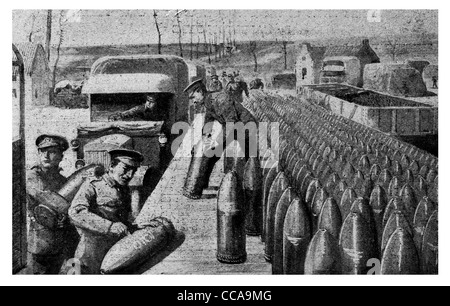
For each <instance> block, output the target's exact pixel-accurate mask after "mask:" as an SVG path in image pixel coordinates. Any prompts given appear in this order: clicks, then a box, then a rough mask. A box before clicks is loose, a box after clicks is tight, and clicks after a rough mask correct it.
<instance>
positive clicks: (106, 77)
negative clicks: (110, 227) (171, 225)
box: [70, 55, 189, 205]
mask: <svg viewBox="0 0 450 306" xmlns="http://www.w3.org/2000/svg"><path fill="white" fill-rule="evenodd" d="M188 84H189V68H188V65H187V64H186V62H185V61H184V60H183V59H182V58H180V57H177V56H169V55H132V56H106V57H102V58H99V59H98V60H97V61H96V62H94V64H93V65H92V69H91V72H90V76H89V78H88V80H87V81H86V83H85V85H84V86H83V89H82V93H83V94H86V95H87V97H88V107H89V114H90V115H89V116H90V122H89V123H87V124H80V125H79V126H78V127H77V137H76V138H75V139H73V140H71V141H70V145H71V148H72V150H73V151H74V152H75V156H76V159H77V161H76V163H75V165H76V168H81V167H84V166H85V165H89V164H96V165H98V171H97V173H98V174H100V173H102V172H104V171H105V170H106V169H108V168H109V164H110V157H109V154H108V151H109V150H112V149H115V148H126V149H133V150H136V151H139V152H141V153H142V155H143V156H144V161H143V163H142V164H141V167H140V168H139V169H138V171H137V172H136V174H135V176H134V178H133V180H132V181H131V182H130V184H129V185H130V188H131V191H132V200H133V204H132V205H142V204H143V202H144V201H145V199H146V197H147V196H148V195H149V194H150V193H151V191H152V189H153V188H154V186H156V184H157V182H158V181H159V179H160V177H161V176H162V174H163V173H164V171H165V169H166V167H167V166H168V164H169V162H170V160H171V159H172V157H173V155H172V152H171V143H172V141H173V140H174V139H175V138H176V137H178V136H179V135H178V134H172V133H171V128H172V125H173V124H174V123H176V122H180V121H181V122H188V120H189V114H188V112H189V98H188V95H187V94H186V93H185V92H183V90H184V88H185V87H186V86H187V85H188ZM148 94H151V95H152V96H153V97H155V99H156V103H157V106H158V107H157V112H156V114H155V116H154V117H153V118H152V120H149V121H145V120H142V119H139V118H137V119H136V118H126V119H123V118H120V117H119V119H118V120H117V117H116V116H115V115H116V114H120V113H123V112H124V111H127V110H130V109H133V108H135V107H137V106H139V105H144V103H145V96H146V95H148Z"/></svg>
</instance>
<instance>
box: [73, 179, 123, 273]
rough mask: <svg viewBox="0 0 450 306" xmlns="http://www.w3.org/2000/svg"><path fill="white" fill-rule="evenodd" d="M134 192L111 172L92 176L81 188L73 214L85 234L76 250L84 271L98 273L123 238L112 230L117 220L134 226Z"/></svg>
mask: <svg viewBox="0 0 450 306" xmlns="http://www.w3.org/2000/svg"><path fill="white" fill-rule="evenodd" d="M130 212H131V195H130V190H129V188H128V186H121V185H118V184H117V183H116V182H115V181H114V180H113V179H112V178H111V177H110V175H109V174H108V173H107V174H105V175H103V176H102V177H100V178H95V179H91V180H88V181H86V182H85V183H84V185H83V186H82V187H81V188H80V190H79V191H78V193H77V194H76V195H75V198H74V199H73V201H72V205H71V207H70V209H69V216H70V218H71V220H72V222H73V224H74V225H75V227H76V228H77V230H78V232H79V234H80V236H81V238H80V243H79V244H78V247H77V250H76V252H75V258H76V259H78V260H80V263H81V267H82V273H84V274H98V273H99V272H100V267H101V264H102V261H103V258H104V257H105V255H106V253H107V252H108V251H109V249H110V248H111V247H112V246H113V245H114V244H115V243H117V242H118V241H119V240H120V237H118V236H116V235H114V234H112V233H111V232H110V229H111V226H112V225H113V223H116V222H122V223H123V224H125V225H126V226H128V227H129V226H130V225H131V224H130V222H129V217H130Z"/></svg>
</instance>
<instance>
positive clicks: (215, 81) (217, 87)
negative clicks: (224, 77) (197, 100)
mask: <svg viewBox="0 0 450 306" xmlns="http://www.w3.org/2000/svg"><path fill="white" fill-rule="evenodd" d="M208 87H209V88H208V91H210V92H219V91H222V89H223V86H222V83H221V82H220V81H219V77H218V76H217V75H215V74H213V75H211V82H210V83H209V86H208Z"/></svg>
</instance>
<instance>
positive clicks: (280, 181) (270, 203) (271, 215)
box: [264, 172, 289, 262]
mask: <svg viewBox="0 0 450 306" xmlns="http://www.w3.org/2000/svg"><path fill="white" fill-rule="evenodd" d="M288 187H289V182H288V180H287V178H286V176H285V175H284V172H280V173H279V174H278V176H277V177H276V178H275V181H274V182H273V183H272V186H271V187H270V191H269V196H268V198H267V211H266V220H265V227H264V235H265V238H264V241H265V243H266V248H265V259H266V260H267V261H269V262H270V261H272V249H273V233H274V226H275V210H276V207H277V204H278V200H279V199H280V197H281V196H282V194H283V193H284V191H285V190H286V189H287V188H288ZM269 245H270V247H269Z"/></svg>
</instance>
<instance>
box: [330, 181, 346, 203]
mask: <svg viewBox="0 0 450 306" xmlns="http://www.w3.org/2000/svg"><path fill="white" fill-rule="evenodd" d="M347 188H348V186H347V183H346V182H345V181H340V182H339V183H338V184H337V185H336V187H334V190H333V199H335V200H336V203H339V204H340V203H341V199H342V195H343V194H344V191H345V190H347Z"/></svg>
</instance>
